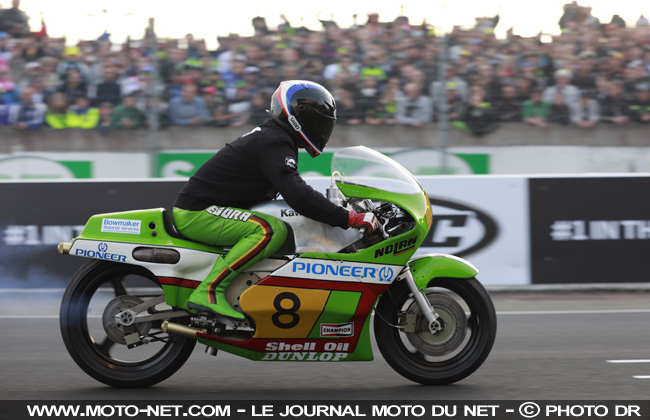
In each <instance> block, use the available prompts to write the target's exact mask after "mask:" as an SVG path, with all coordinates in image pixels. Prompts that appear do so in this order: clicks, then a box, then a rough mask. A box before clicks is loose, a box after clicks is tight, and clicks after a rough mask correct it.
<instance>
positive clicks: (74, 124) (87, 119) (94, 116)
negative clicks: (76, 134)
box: [65, 95, 99, 130]
mask: <svg viewBox="0 0 650 420" xmlns="http://www.w3.org/2000/svg"><path fill="white" fill-rule="evenodd" d="M74 102H75V104H74V105H73V106H72V107H70V110H69V111H68V114H67V115H66V119H65V120H66V125H67V126H68V127H70V128H83V129H86V130H87V129H92V128H95V127H97V124H98V123H99V109H98V108H95V107H91V106H90V99H88V97H87V96H86V95H78V96H77V97H75V100H74Z"/></svg>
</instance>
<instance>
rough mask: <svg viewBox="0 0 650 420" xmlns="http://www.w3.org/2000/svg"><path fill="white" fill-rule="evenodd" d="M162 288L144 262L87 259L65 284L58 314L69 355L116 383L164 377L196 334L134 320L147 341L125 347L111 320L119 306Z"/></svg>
mask: <svg viewBox="0 0 650 420" xmlns="http://www.w3.org/2000/svg"><path fill="white" fill-rule="evenodd" d="M161 294H162V290H161V286H160V284H159V283H158V281H157V279H156V278H155V277H154V276H153V275H152V274H151V273H150V272H149V271H148V270H146V269H144V268H142V267H137V266H132V265H128V264H119V263H115V262H110V261H97V260H94V261H91V262H88V263H86V264H85V265H84V266H83V267H81V268H80V269H79V271H77V272H76V273H75V275H74V276H73V278H72V280H71V281H70V284H69V285H68V287H67V288H66V291H65V293H64V295H63V300H62V302H61V311H60V315H59V319H60V326H61V335H62V337H63V342H64V343H65V346H66V348H67V349H68V353H70V356H72V359H73V360H74V361H75V362H76V363H77V365H79V367H80V368H81V369H83V370H84V371H85V372H86V373H87V374H88V375H90V376H91V377H93V378H95V379H96V380H98V381H100V382H102V383H105V384H107V385H111V386H115V387H122V388H135V387H146V386H150V385H154V384H156V383H158V382H161V381H163V380H165V379H167V378H168V377H169V376H171V375H172V374H173V373H174V372H176V371H177V370H178V369H179V368H180V367H181V366H182V365H183V364H184V363H185V362H186V361H187V359H188V358H189V357H190V355H191V354H192V350H193V349H194V346H195V345H196V340H192V339H189V338H184V337H178V336H170V335H167V334H163V333H162V331H160V324H161V322H160V321H153V322H146V323H139V324H134V325H135V326H136V327H135V328H137V330H135V332H137V334H138V335H140V336H146V337H148V338H149V339H150V340H151V342H150V343H148V344H145V345H141V346H138V347H135V348H131V349H129V348H127V346H126V342H125V340H124V335H125V333H124V332H123V331H121V329H120V327H119V326H117V327H116V325H115V324H114V323H112V322H111V320H113V319H114V318H115V317H114V315H115V314H116V313H117V312H119V311H120V310H122V309H125V308H130V307H133V306H135V305H138V304H140V303H142V302H144V301H146V300H148V299H151V298H153V297H156V296H160V295H161ZM159 306H162V305H157V306H156V307H155V308H156V309H157V310H160V309H162V310H165V309H167V310H169V309H170V308H168V307H167V308H159ZM175 322H179V321H175ZM133 332H134V331H131V333H133Z"/></svg>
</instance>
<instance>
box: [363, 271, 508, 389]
mask: <svg viewBox="0 0 650 420" xmlns="http://www.w3.org/2000/svg"><path fill="white" fill-rule="evenodd" d="M425 294H426V297H427V299H428V300H429V302H431V305H432V306H433V308H434V309H435V310H436V312H437V313H438V314H439V315H440V318H439V319H438V321H440V322H441V325H442V330H441V331H439V332H437V333H435V334H433V333H431V331H430V330H429V328H428V322H427V321H426V319H425V318H424V317H423V316H422V314H421V311H420V308H419V307H418V305H417V304H416V303H415V300H414V299H413V297H412V295H411V293H410V290H409V288H408V286H407V285H406V283H405V281H400V282H398V283H395V284H394V285H393V286H392V287H391V288H390V289H389V290H388V291H387V293H386V294H384V295H383V296H382V298H381V299H380V301H379V303H378V305H377V308H376V311H377V313H376V315H375V321H374V323H375V324H374V326H375V337H376V339H377V345H378V346H379V350H380V351H381V353H382V355H383V356H384V358H385V359H386V361H387V362H388V364H390V365H391V367H392V368H393V369H395V371H397V372H398V373H399V374H400V375H402V376H404V377H405V378H408V379H410V380H412V381H415V382H419V383H421V384H425V385H445V384H450V383H453V382H457V381H459V380H461V379H463V378H465V377H467V376H469V375H470V374H472V373H473V372H474V371H475V370H476V369H478V368H479V366H481V364H483V362H484V361H485V359H486V358H487V356H488V355H489V354H490V350H491V349H492V345H493V344H494V339H495V337H496V325H497V324H496V322H497V320H496V312H495V310H494V305H493V304H492V300H491V299H490V296H489V294H488V293H487V291H486V290H485V288H484V287H483V285H481V283H480V282H479V281H478V280H476V279H434V280H432V281H431V282H430V283H429V286H428V287H427V289H426V292H425Z"/></svg>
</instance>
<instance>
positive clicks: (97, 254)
mask: <svg viewBox="0 0 650 420" xmlns="http://www.w3.org/2000/svg"><path fill="white" fill-rule="evenodd" d="M73 255H81V256H82V257H88V258H97V259H100V260H108V261H118V262H126V255H121V254H114V253H112V252H108V244H107V243H106V242H100V243H99V245H97V250H94V249H83V248H77V249H75V250H74V254H73Z"/></svg>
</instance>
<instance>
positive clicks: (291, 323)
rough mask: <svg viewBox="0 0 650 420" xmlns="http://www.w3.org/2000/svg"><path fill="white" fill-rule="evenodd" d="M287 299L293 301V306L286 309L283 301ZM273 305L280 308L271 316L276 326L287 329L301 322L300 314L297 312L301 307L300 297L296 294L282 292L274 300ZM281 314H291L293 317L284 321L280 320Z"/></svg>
mask: <svg viewBox="0 0 650 420" xmlns="http://www.w3.org/2000/svg"><path fill="white" fill-rule="evenodd" d="M285 299H289V300H290V301H291V302H293V306H291V308H288V309H285V308H283V307H282V301H283V300H285ZM273 307H274V308H275V309H277V310H278V311H277V312H276V313H274V314H273V316H272V317H271V321H273V325H275V326H276V327H278V328H283V329H285V330H286V329H289V328H293V327H295V326H296V325H298V323H299V322H300V315H298V314H297V313H296V312H297V311H298V309H300V299H298V296H296V295H295V294H293V293H289V292H283V293H280V294H279V295H277V296H276V297H275V300H273ZM280 315H290V316H291V318H292V319H291V321H289V322H282V321H280Z"/></svg>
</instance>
